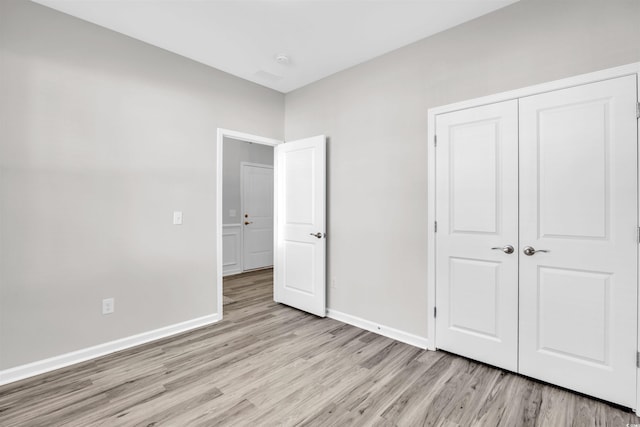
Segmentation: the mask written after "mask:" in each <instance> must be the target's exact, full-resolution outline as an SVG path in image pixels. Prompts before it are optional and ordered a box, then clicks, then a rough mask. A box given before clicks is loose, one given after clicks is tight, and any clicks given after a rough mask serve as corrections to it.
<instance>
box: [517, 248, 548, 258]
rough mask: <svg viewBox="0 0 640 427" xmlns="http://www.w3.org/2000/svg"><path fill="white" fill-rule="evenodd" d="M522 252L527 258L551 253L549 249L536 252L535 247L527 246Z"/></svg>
mask: <svg viewBox="0 0 640 427" xmlns="http://www.w3.org/2000/svg"><path fill="white" fill-rule="evenodd" d="M522 252H523V253H524V254H525V255H526V256H531V255H534V254H535V253H536V252H544V253H547V252H550V251H549V250H547V249H538V250H536V249H534V248H533V247H531V246H525V247H524V249H522Z"/></svg>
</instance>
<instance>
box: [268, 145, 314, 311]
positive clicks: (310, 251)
mask: <svg viewBox="0 0 640 427" xmlns="http://www.w3.org/2000/svg"><path fill="white" fill-rule="evenodd" d="M275 179H276V186H275V188H276V194H275V200H276V207H277V209H276V212H277V218H276V244H275V264H274V299H275V301H277V302H280V303H284V304H287V305H290V306H292V307H295V308H298V309H300V310H304V311H307V312H309V313H312V314H315V315H317V316H322V317H324V316H325V315H326V281H325V263H326V261H325V257H326V234H325V233H326V219H325V218H326V207H325V205H326V201H325V200H326V139H325V137H324V136H316V137H312V138H307V139H302V140H297V141H290V142H286V143H285V144H280V145H278V146H277V147H276V148H275Z"/></svg>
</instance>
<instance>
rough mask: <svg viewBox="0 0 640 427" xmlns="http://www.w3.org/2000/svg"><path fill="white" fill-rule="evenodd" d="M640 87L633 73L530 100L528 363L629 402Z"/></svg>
mask: <svg viewBox="0 0 640 427" xmlns="http://www.w3.org/2000/svg"><path fill="white" fill-rule="evenodd" d="M636 93H637V92H636V78H635V76H629V77H622V78H617V79H613V80H607V81H603V82H599V83H593V84H589V85H584V86H577V87H574V88H570V89H564V90H558V91H553V92H549V93H544V94H540V95H535V96H530V97H526V98H521V99H520V242H521V248H520V249H521V250H520V372H521V373H522V374H524V375H529V376H531V377H534V378H538V379H541V380H544V381H548V382H551V383H554V384H558V385H561V386H564V387H567V388H570V389H573V390H577V391H580V392H583V393H586V394H589V395H591V396H596V397H599V398H602V399H605V400H608V401H611V402H615V403H619V404H621V405H625V406H628V407H634V406H635V399H636V389H635V385H636V381H635V377H636V351H637V318H636V316H637V313H638V311H637V304H638V295H637V257H638V236H637V226H638V217H637V212H638V209H637V159H638V153H637V145H636V144H637V134H636V132H637V121H636V100H637V96H636ZM527 247H528V248H529V249H527V253H526V254H525V253H523V250H524V249H525V248H527ZM534 250H535V251H537V252H533V251H534Z"/></svg>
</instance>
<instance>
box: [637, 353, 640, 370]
mask: <svg viewBox="0 0 640 427" xmlns="http://www.w3.org/2000/svg"><path fill="white" fill-rule="evenodd" d="M636 368H640V351H638V352H636Z"/></svg>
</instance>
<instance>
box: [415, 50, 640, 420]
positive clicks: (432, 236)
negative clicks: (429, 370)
mask: <svg viewBox="0 0 640 427" xmlns="http://www.w3.org/2000/svg"><path fill="white" fill-rule="evenodd" d="M639 74H640V62H639V63H633V64H629V65H624V66H620V67H615V68H610V69H605V70H601V71H596V72H593V73H588V74H582V75H578V76H574V77H570V78H566V79H561V80H556V81H552V82H548V83H543V84H538V85H535V86H529V87H525V88H521V89H517V90H512V91H508V92H503V93H498V94H494V95H489V96H485V97H481V98H476V99H472V100H467V101H463V102H457V103H453V104H449V105H444V106H440V107H436V108H431V109H429V111H428V117H427V119H428V141H427V176H428V181H427V201H428V205H427V268H428V271H427V293H428V301H427V307H426V309H427V310H428V313H429V322H428V324H427V333H428V336H427V338H428V342H429V347H428V348H429V349H430V350H435V349H436V340H437V336H436V321H435V320H436V315H437V311H436V280H437V278H436V236H437V233H436V228H435V227H436V224H435V222H436V220H437V218H436V203H437V201H436V173H437V171H436V152H437V151H436V150H437V149H438V148H436V117H437V116H438V115H441V114H445V113H451V112H455V111H460V110H464V109H469V108H473V107H479V106H483V105H488V104H494V103H499V102H504V101H509V100H517V99H520V98H524V97H528V96H532V95H539V94H543V93H547V92H552V91H556V90H560V89H567V88H571V87H575V86H581V85H585V84H590V83H596V82H600V81H604V80H610V79H614V78H618V77H625V76H632V78H633V79H635V81H636V91H637V97H638V99H640V89H639V88H638V75H639ZM637 123H638V122H636V124H637ZM638 134H640V126H638V125H637V131H636V138H637V135H638ZM635 186H636V187H640V185H638V182H637V181H636V183H635ZM636 215H640V213H638V212H636ZM638 223H639V224H640V218H638ZM636 258H637V256H636ZM637 286H638V285H637V283H636V287H637ZM637 293H638V292H637ZM638 298H640V296H639V297H638ZM639 305H640V304H639ZM439 318H440V316H438V319H439ZM637 330H638V342H637V343H636V346H637V345H638V343H640V320H637ZM636 350H637V351H640V349H639V348H636ZM636 376H637V378H638V380H637V381H636V383H637V393H636V394H637V396H636V402H635V406H633V407H634V409H636V413H638V414H639V415H640V369H636Z"/></svg>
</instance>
